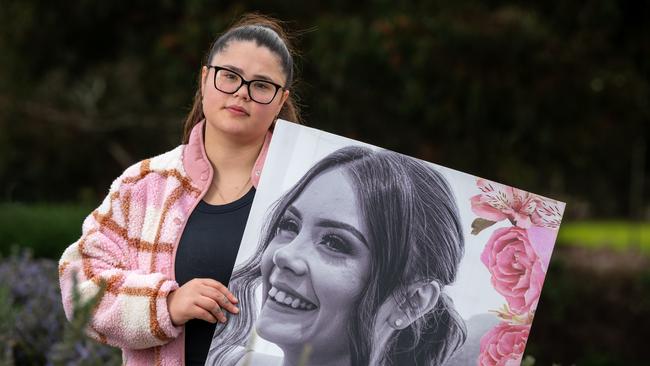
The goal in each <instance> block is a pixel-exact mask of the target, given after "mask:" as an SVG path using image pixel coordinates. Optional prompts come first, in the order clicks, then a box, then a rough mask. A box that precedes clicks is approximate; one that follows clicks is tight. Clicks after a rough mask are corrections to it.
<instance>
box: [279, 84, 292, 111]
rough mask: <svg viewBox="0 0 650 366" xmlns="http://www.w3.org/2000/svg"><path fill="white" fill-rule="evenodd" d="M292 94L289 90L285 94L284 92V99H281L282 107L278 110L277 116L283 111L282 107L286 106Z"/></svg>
mask: <svg viewBox="0 0 650 366" xmlns="http://www.w3.org/2000/svg"><path fill="white" fill-rule="evenodd" d="M290 93H291V92H290V91H288V90H285V91H284V92H282V97H281V98H280V106H279V108H278V113H276V115H279V114H280V111H281V110H282V107H283V106H284V103H285V102H286V101H287V100H288V99H289V94H290Z"/></svg>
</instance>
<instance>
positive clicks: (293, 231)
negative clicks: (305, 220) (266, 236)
mask: <svg viewBox="0 0 650 366" xmlns="http://www.w3.org/2000/svg"><path fill="white" fill-rule="evenodd" d="M298 231H300V225H299V224H298V222H297V221H296V220H295V219H293V218H291V217H286V216H285V217H283V218H281V219H280V222H278V226H277V229H276V231H275V235H286V236H296V235H297V234H298Z"/></svg>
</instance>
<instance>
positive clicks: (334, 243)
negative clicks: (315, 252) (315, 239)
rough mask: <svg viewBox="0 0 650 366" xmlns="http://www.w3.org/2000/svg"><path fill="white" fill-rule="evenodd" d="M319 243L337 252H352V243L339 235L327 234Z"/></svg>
mask: <svg viewBox="0 0 650 366" xmlns="http://www.w3.org/2000/svg"><path fill="white" fill-rule="evenodd" d="M319 244H321V245H324V246H325V247H326V248H327V249H328V250H331V251H333V252H336V253H343V254H352V245H350V243H348V242H347V241H346V240H345V239H343V238H341V237H340V236H338V235H334V234H326V235H324V236H323V238H322V239H321V241H320V242H319Z"/></svg>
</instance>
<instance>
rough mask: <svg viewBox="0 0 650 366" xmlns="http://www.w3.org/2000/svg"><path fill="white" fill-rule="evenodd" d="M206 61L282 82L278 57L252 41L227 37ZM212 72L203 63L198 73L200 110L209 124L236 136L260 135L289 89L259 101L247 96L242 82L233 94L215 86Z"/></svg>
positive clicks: (246, 76) (250, 137) (244, 74)
mask: <svg viewBox="0 0 650 366" xmlns="http://www.w3.org/2000/svg"><path fill="white" fill-rule="evenodd" d="M210 65H212V66H220V67H225V68H228V69H230V70H232V71H235V72H237V73H239V74H240V75H241V76H242V77H243V78H244V79H246V80H251V79H262V80H268V81H271V82H273V83H275V84H278V85H282V86H284V85H285V82H286V76H285V75H284V72H283V71H282V65H281V64H280V59H279V57H278V56H277V55H276V54H274V53H273V52H271V50H269V49H268V48H266V47H261V46H258V45H257V44H256V43H255V42H252V41H231V42H230V43H229V44H228V45H227V46H226V48H224V49H223V50H221V52H219V53H217V54H215V55H214V56H213V57H212V60H211V61H210ZM215 72H216V71H215V69H214V68H210V69H208V68H207V67H205V66H204V67H203V70H202V74H201V77H202V79H201V80H202V82H201V92H202V95H203V113H204V114H205V117H206V120H207V122H208V125H209V126H210V128H213V129H216V130H217V131H220V132H221V133H225V134H227V135H230V136H236V137H237V138H238V139H245V140H256V139H260V138H262V137H263V136H264V135H265V134H266V131H267V130H268V129H269V127H270V126H271V123H273V121H274V120H275V117H276V116H277V115H278V114H279V113H280V109H281V108H282V104H283V103H284V101H285V100H286V99H287V98H288V96H289V92H288V91H284V90H282V89H280V90H278V92H277V94H276V96H275V98H274V99H273V101H271V103H270V104H260V103H257V102H254V101H253V100H251V98H250V96H249V95H248V88H247V87H246V85H242V86H241V87H240V88H239V90H238V91H236V92H235V93H234V94H227V93H224V92H221V91H219V90H217V89H216V88H215V86H214V74H215Z"/></svg>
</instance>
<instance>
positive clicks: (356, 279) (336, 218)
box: [256, 169, 370, 353]
mask: <svg viewBox="0 0 650 366" xmlns="http://www.w3.org/2000/svg"><path fill="white" fill-rule="evenodd" d="M274 235H275V236H274V237H273V239H272V240H271V242H270V243H269V246H268V247H267V249H266V250H265V251H264V254H263V256H262V263H261V269H262V277H263V284H264V289H263V291H264V292H263V293H264V294H265V298H264V301H263V305H262V311H261V313H260V316H259V318H258V320H257V323H256V325H257V331H258V333H259V334H260V336H261V337H263V338H265V339H267V340H269V341H271V342H274V343H276V344H278V345H279V346H280V348H283V349H285V350H286V349H292V348H297V347H302V345H303V344H310V345H311V346H312V347H314V349H317V350H318V352H319V353H321V352H343V353H345V352H348V350H347V346H348V343H347V341H346V339H347V337H346V329H347V328H346V327H347V325H348V322H349V319H350V316H351V314H352V313H353V311H354V309H355V302H356V301H357V299H358V298H359V296H360V294H361V292H362V290H363V288H364V286H365V283H366V281H367V278H368V271H369V263H370V250H369V248H368V244H367V240H366V237H367V234H366V230H365V227H364V225H363V223H362V216H361V213H360V212H359V209H358V204H357V198H356V193H355V192H354V190H353V188H352V185H351V184H350V182H349V181H348V178H347V177H346V176H345V175H344V174H343V171H342V170H340V169H335V170H330V171H325V172H324V173H322V174H321V175H320V176H318V177H316V178H314V180H313V181H312V182H311V183H309V184H308V185H307V186H306V187H305V189H304V191H303V192H302V193H301V194H300V195H299V196H298V197H296V199H295V201H293V202H292V203H290V204H289V205H288V207H287V209H286V210H285V212H283V213H282V214H281V216H280V218H279V219H278V222H277V223H276V224H275V232H274Z"/></svg>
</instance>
